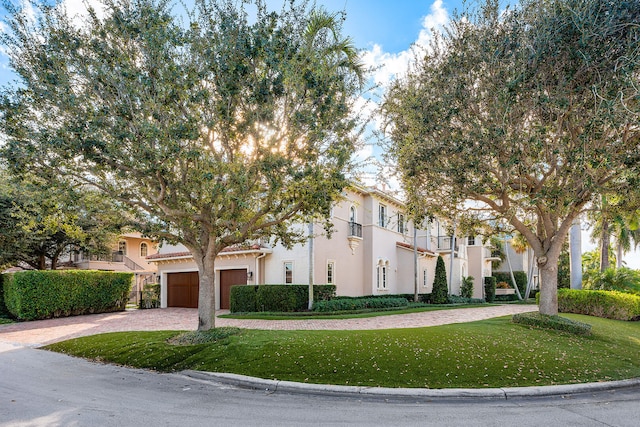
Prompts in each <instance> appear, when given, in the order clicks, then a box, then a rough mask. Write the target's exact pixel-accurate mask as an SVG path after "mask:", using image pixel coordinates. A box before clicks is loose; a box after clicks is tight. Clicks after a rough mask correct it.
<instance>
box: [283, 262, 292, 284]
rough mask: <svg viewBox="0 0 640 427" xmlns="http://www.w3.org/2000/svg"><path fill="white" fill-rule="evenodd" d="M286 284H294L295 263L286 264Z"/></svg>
mask: <svg viewBox="0 0 640 427" xmlns="http://www.w3.org/2000/svg"><path fill="white" fill-rule="evenodd" d="M284 283H286V284H291V283H293V261H285V262H284Z"/></svg>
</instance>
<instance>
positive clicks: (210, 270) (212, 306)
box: [196, 253, 216, 331]
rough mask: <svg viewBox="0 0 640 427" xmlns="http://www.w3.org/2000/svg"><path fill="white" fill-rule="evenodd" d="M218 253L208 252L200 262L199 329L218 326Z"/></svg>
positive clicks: (206, 329) (204, 329)
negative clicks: (216, 264)
mask: <svg viewBox="0 0 640 427" xmlns="http://www.w3.org/2000/svg"><path fill="white" fill-rule="evenodd" d="M215 260H216V255H215V254H213V255H212V254H210V253H207V254H206V255H205V256H204V257H203V258H202V260H201V262H198V261H196V264H198V275H199V286H200V291H199V293H198V330H199V331H208V330H209V329H212V328H215V327H216V270H215Z"/></svg>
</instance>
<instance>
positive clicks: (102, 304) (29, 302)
mask: <svg viewBox="0 0 640 427" xmlns="http://www.w3.org/2000/svg"><path fill="white" fill-rule="evenodd" d="M132 280H133V274H132V273H120V272H112V271H86V270H71V271H70V270H67V271H55V270H54V271H50V270H49V271H20V272H16V273H11V274H8V275H6V277H5V283H4V293H5V295H4V299H5V303H6V305H7V309H8V310H9V313H10V314H11V315H12V316H13V317H15V318H16V319H18V320H35V319H49V318H52V317H65V316H74V315H79V314H88V313H107V312H112V311H122V310H124V309H125V307H126V305H127V301H128V300H129V292H130V291H131V284H132Z"/></svg>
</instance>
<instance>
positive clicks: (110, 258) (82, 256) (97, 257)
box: [73, 251, 124, 262]
mask: <svg viewBox="0 0 640 427" xmlns="http://www.w3.org/2000/svg"><path fill="white" fill-rule="evenodd" d="M73 261H74V262H86V261H102V262H124V255H123V253H122V252H120V251H113V252H111V253H109V254H90V253H87V252H78V253H75V254H74V255H73Z"/></svg>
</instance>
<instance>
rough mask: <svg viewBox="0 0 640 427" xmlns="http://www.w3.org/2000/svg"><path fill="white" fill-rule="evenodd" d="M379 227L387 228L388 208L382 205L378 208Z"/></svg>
mask: <svg viewBox="0 0 640 427" xmlns="http://www.w3.org/2000/svg"><path fill="white" fill-rule="evenodd" d="M378 225H379V226H380V227H386V226H387V206H386V205H383V204H382V203H380V205H379V206H378Z"/></svg>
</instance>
